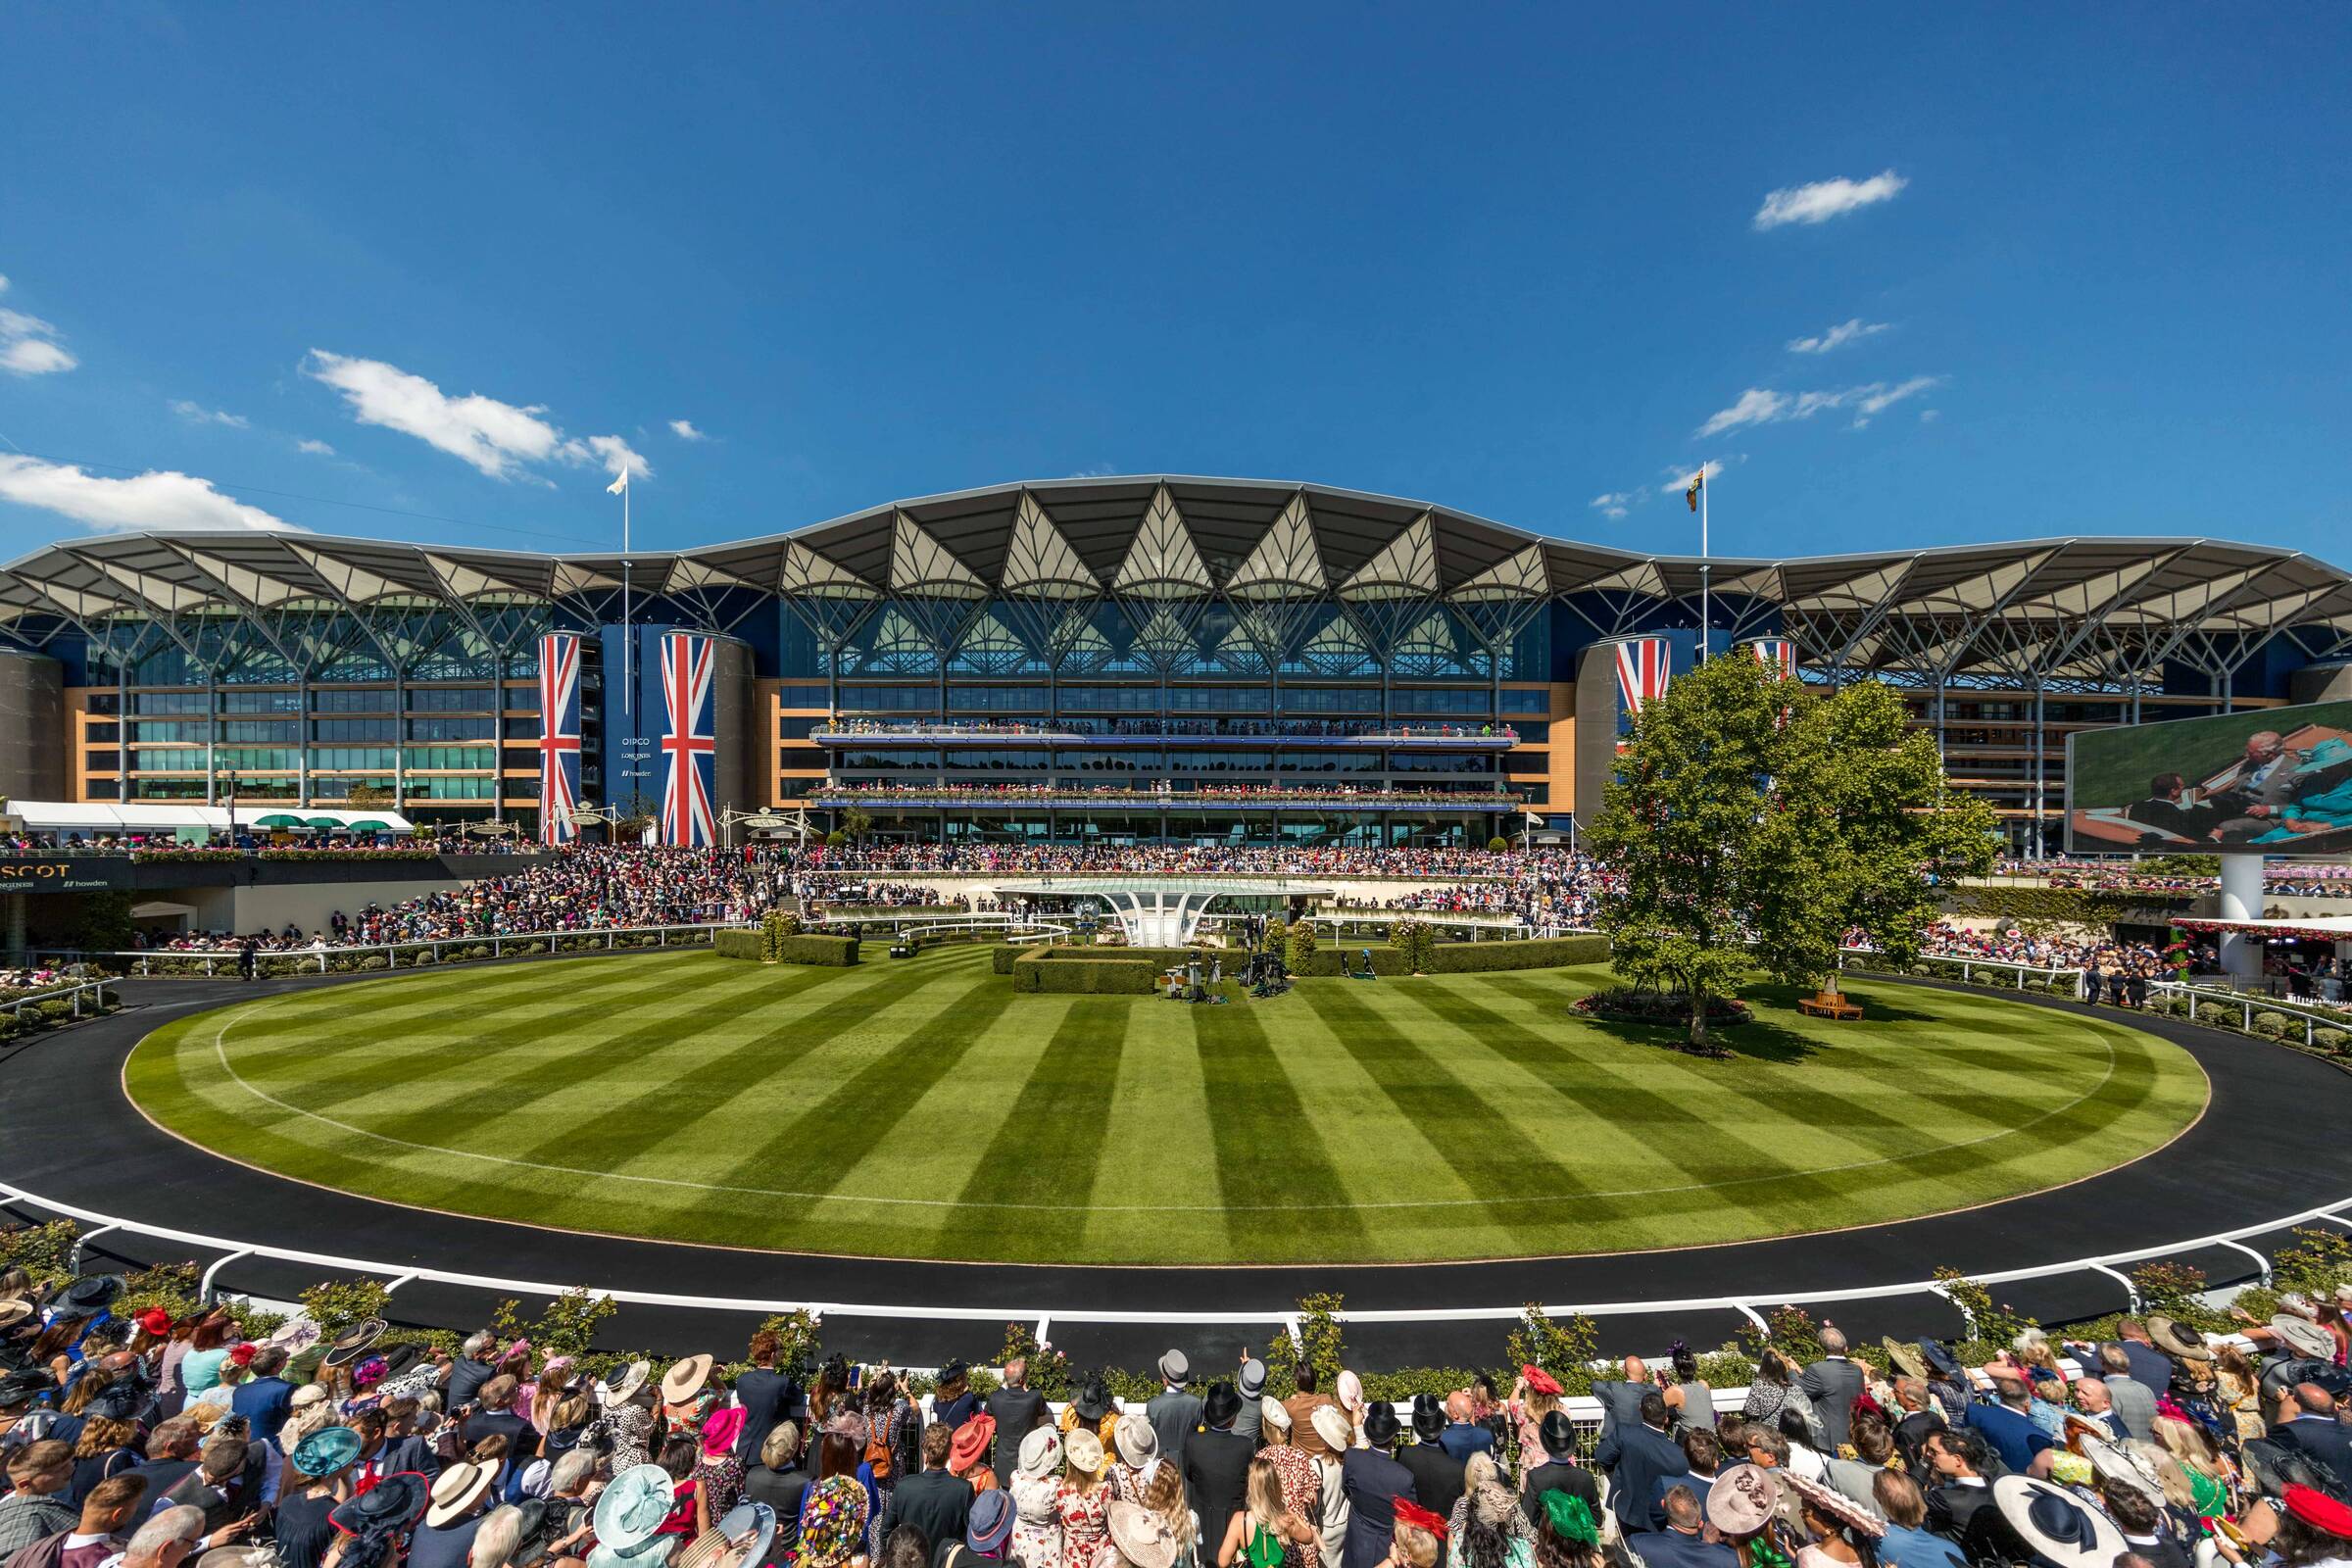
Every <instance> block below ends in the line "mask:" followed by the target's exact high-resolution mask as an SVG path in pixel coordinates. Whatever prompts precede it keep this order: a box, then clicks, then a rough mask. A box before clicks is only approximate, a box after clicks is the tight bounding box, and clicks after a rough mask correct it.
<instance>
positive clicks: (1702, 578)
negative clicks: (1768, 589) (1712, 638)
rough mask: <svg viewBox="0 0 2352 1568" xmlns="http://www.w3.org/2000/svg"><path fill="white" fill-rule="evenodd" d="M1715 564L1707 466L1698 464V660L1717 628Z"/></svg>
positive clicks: (1703, 661)
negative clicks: (1710, 542) (1710, 537)
mask: <svg viewBox="0 0 2352 1568" xmlns="http://www.w3.org/2000/svg"><path fill="white" fill-rule="evenodd" d="M1714 571H1715V564H1714V563H1713V562H1712V561H1711V560H1709V559H1708V552H1707V466H1706V464H1705V463H1704V462H1703V461H1702V462H1701V463H1700V464H1699V466H1698V662H1700V663H1702V664H1703V663H1705V662H1707V643H1708V640H1709V633H1711V632H1712V631H1713V630H1714V628H1715V599H1714Z"/></svg>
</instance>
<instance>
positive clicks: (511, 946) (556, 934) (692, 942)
mask: <svg viewBox="0 0 2352 1568" xmlns="http://www.w3.org/2000/svg"><path fill="white" fill-rule="evenodd" d="M747 923H748V922H746V921H742V920H711V921H705V922H699V923H696V924H693V925H616V926H602V927H598V928H596V929H594V930H570V931H508V932H503V933H500V934H498V935H496V936H492V935H487V934H485V935H482V936H474V937H439V938H435V939H433V940H430V941H424V942H370V943H352V944H348V945H346V946H343V947H325V946H313V947H308V948H293V949H278V950H269V949H264V950H262V951H259V952H257V953H255V954H254V962H255V964H256V965H257V966H260V967H263V968H265V969H282V968H283V967H285V966H291V967H292V968H293V969H294V971H295V972H297V973H301V972H303V971H307V970H313V969H315V970H316V972H317V973H319V974H327V973H331V972H334V970H336V969H338V968H340V969H346V970H347V969H349V968H351V967H353V966H354V964H356V963H357V962H359V961H361V960H364V959H366V958H367V957H368V956H369V955H371V954H372V955H376V956H381V957H382V958H383V959H384V967H385V968H387V969H422V968H428V967H430V966H432V965H434V964H439V963H448V962H452V961H455V962H460V963H464V962H468V961H473V960H472V959H471V958H470V957H468V956H460V957H459V958H457V959H454V960H453V959H450V958H449V957H447V956H446V955H447V954H449V953H450V952H451V951H452V950H460V951H461V952H462V953H463V954H465V955H470V954H471V951H472V950H473V949H475V948H487V949H489V952H487V953H485V954H483V955H482V958H483V959H489V958H500V957H504V956H507V955H508V954H509V953H513V952H516V951H523V952H530V951H538V952H546V953H609V952H613V951H614V950H616V949H618V948H620V947H623V946H627V947H632V948H643V947H654V948H673V947H704V946H707V945H709V943H710V941H711V933H712V932H714V931H740V930H742V929H744V927H745V925H746V924H747ZM643 937H651V938H653V941H652V942H650V943H648V942H643V941H634V940H624V939H631V938H643ZM403 954H407V955H408V956H409V958H410V961H409V962H407V963H405V964H404V963H402V962H401V961H400V956H401V955H403ZM82 956H84V957H88V958H112V959H116V960H118V961H120V962H121V963H123V965H124V966H125V967H126V968H127V967H130V966H132V965H136V967H137V971H138V973H139V974H140V975H141V976H142V977H144V978H149V979H156V978H161V979H171V978H173V977H180V978H185V977H188V976H191V975H202V976H206V977H211V976H214V975H217V974H219V973H220V972H221V968H222V967H223V966H225V967H226V969H227V972H229V973H231V974H234V973H235V972H236V969H237V963H238V954H237V952H236V950H235V949H233V948H232V949H230V950H228V951H227V952H224V953H216V952H210V951H199V950H173V949H155V950H143V951H133V952H129V953H90V954H84V955H82ZM346 959H349V960H352V962H348V963H347V962H343V961H342V960H346Z"/></svg>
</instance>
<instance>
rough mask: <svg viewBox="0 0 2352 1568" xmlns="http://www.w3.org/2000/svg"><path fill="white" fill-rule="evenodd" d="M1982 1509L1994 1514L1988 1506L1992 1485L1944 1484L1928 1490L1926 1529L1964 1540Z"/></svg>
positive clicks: (1996, 1510) (1996, 1511)
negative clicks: (1966, 1485) (1964, 1485)
mask: <svg viewBox="0 0 2352 1568" xmlns="http://www.w3.org/2000/svg"><path fill="white" fill-rule="evenodd" d="M1983 1511H1989V1512H1991V1513H1993V1514H1994V1515H1996V1516H1997V1515H1998V1514H1999V1513H2000V1510H1999V1509H1998V1508H1995V1507H1993V1505H1992V1488H1991V1487H1989V1486H1984V1487H1963V1486H1959V1485H1957V1484H1954V1483H1948V1482H1947V1483H1946V1484H1945V1485H1943V1486H1940V1487H1935V1488H1932V1489H1930V1491H1929V1493H1928V1528H1929V1529H1930V1530H1933V1531H1935V1532H1936V1534H1937V1535H1939V1536H1943V1537H1946V1538H1948V1539H1950V1540H1952V1541H1957V1542H1965V1541H1966V1540H1967V1539H1968V1531H1969V1526H1970V1523H1971V1522H1972V1521H1973V1520H1975V1518H1976V1517H1977V1515H1978V1514H1979V1513H1980V1512H1983Z"/></svg>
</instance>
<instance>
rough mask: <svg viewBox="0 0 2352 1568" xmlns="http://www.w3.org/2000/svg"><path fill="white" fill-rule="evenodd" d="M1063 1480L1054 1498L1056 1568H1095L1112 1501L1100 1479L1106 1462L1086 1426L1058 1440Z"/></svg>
mask: <svg viewBox="0 0 2352 1568" xmlns="http://www.w3.org/2000/svg"><path fill="white" fill-rule="evenodd" d="M1061 1451H1062V1460H1063V1478H1062V1484H1061V1492H1060V1494H1059V1495H1057V1496H1056V1497H1055V1499H1054V1511H1055V1513H1057V1514H1058V1515H1059V1516H1060V1521H1061V1564H1060V1568H1095V1558H1096V1557H1097V1555H1099V1554H1100V1552H1101V1551H1102V1548H1103V1544H1104V1543H1105V1542H1107V1541H1108V1540H1109V1539H1110V1505H1111V1503H1112V1501H1113V1500H1114V1499H1113V1498H1112V1496H1111V1492H1110V1487H1109V1485H1108V1484H1107V1483H1106V1482H1105V1481H1104V1480H1103V1471H1104V1470H1106V1469H1107V1468H1108V1467H1109V1459H1108V1457H1107V1456H1106V1455H1105V1454H1104V1453H1103V1440H1102V1439H1101V1438H1099V1437H1097V1436H1095V1434H1094V1432H1093V1431H1092V1430H1091V1429H1090V1428H1087V1427H1078V1428H1075V1429H1073V1430H1072V1431H1071V1432H1070V1433H1069V1434H1068V1436H1066V1437H1064V1438H1063V1439H1062V1444H1061Z"/></svg>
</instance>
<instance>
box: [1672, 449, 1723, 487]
mask: <svg viewBox="0 0 2352 1568" xmlns="http://www.w3.org/2000/svg"><path fill="white" fill-rule="evenodd" d="M1722 471H1723V460H1722V459H1721V458H1709V459H1708V460H1707V461H1706V462H1704V463H1702V464H1700V465H1699V466H1697V467H1695V468H1692V467H1689V466H1673V467H1669V468H1668V469H1667V470H1666V482H1665V483H1664V484H1662V485H1660V486H1658V488H1659V489H1660V490H1665V491H1670V492H1672V493H1673V494H1675V495H1678V496H1679V495H1682V494H1684V493H1685V492H1687V491H1688V490H1689V489H1690V488H1691V480H1693V479H1695V478H1697V477H1698V476H1699V475H1700V474H1702V473H1703V474H1705V475H1706V476H1707V478H1708V479H1709V480H1712V479H1713V478H1714V477H1715V476H1716V475H1717V474H1719V473H1721V472H1722Z"/></svg>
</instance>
